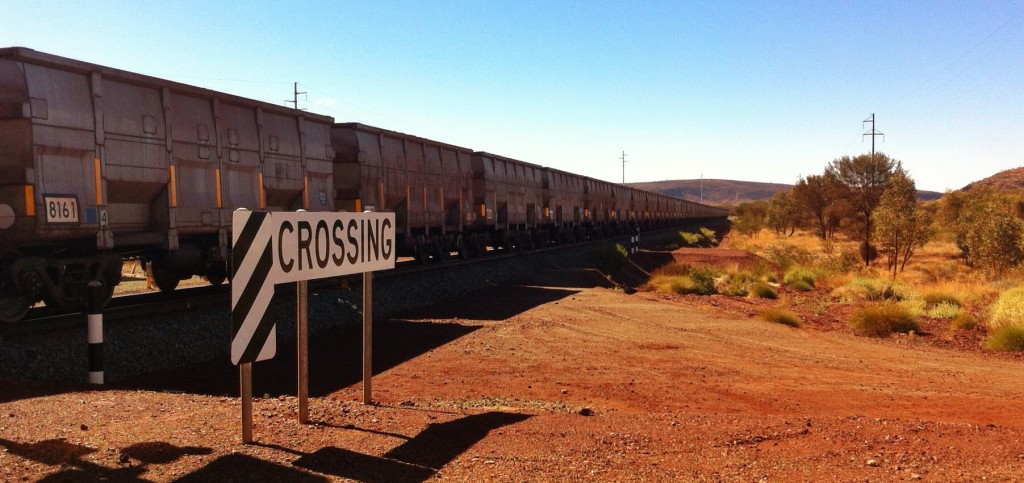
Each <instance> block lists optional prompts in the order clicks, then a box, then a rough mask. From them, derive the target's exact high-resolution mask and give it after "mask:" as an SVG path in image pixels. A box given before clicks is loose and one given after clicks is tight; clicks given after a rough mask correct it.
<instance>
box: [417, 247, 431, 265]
mask: <svg viewBox="0 0 1024 483" xmlns="http://www.w3.org/2000/svg"><path fill="white" fill-rule="evenodd" d="M416 261H417V262H420V265H426V264H427V262H429V261H430V250H428V249H427V246H426V245H416Z"/></svg>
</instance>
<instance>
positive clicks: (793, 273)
mask: <svg viewBox="0 0 1024 483" xmlns="http://www.w3.org/2000/svg"><path fill="white" fill-rule="evenodd" d="M816 278H817V274H816V273H814V270H812V269H810V268H807V267H799V266H797V267H793V268H790V269H789V270H787V271H786V274H785V275H783V277H782V281H783V282H785V283H786V285H790V286H792V285H793V284H794V283H796V282H798V281H803V282H804V283H806V284H807V285H809V286H810V288H811V289H813V288H814V280H815V279H816ZM797 290H800V289H797ZM808 290H810V289H808Z"/></svg>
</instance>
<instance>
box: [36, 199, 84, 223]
mask: <svg viewBox="0 0 1024 483" xmlns="http://www.w3.org/2000/svg"><path fill="white" fill-rule="evenodd" d="M43 202H44V203H46V221H47V222H48V223H78V198H76V197H74V196H44V197H43Z"/></svg>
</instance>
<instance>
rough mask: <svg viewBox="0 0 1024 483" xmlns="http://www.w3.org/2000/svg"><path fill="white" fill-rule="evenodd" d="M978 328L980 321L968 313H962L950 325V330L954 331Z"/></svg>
mask: <svg viewBox="0 0 1024 483" xmlns="http://www.w3.org/2000/svg"><path fill="white" fill-rule="evenodd" d="M977 326H978V319H977V318H976V317H974V316H973V315H971V314H968V313H967V312H960V314H958V315H957V316H956V318H955V319H953V322H950V324H949V328H951V329H953V330H974V328H975V327H977Z"/></svg>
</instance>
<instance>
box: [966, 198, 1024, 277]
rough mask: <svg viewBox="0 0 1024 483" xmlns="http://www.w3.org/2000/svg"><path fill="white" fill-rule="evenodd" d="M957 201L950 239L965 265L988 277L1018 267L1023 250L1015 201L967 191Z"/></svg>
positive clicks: (1022, 256) (1023, 257)
mask: <svg viewBox="0 0 1024 483" xmlns="http://www.w3.org/2000/svg"><path fill="white" fill-rule="evenodd" d="M959 197H960V198H959V199H958V200H955V202H956V203H958V204H959V209H958V214H957V217H956V222H955V224H954V235H955V238H956V245H957V247H959V248H960V250H961V252H963V256H964V259H965V261H966V262H967V264H968V265H970V266H973V267H978V268H979V269H981V270H982V271H983V272H985V273H986V274H988V275H990V276H999V275H1001V274H1002V273H1003V272H1004V271H1005V270H1007V269H1009V268H1011V267H1014V266H1017V265H1019V264H1020V263H1021V261H1022V260H1024V250H1022V249H1021V241H1022V237H1021V228H1022V227H1021V221H1020V218H1019V217H1018V216H1017V214H1016V211H1017V200H1018V198H1017V197H1015V196H1013V195H1010V194H1007V193H1001V192H996V191H992V190H971V191H970V192H967V193H961V194H960V195H959ZM952 203H953V202H952V201H951V202H950V204H952Z"/></svg>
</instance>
